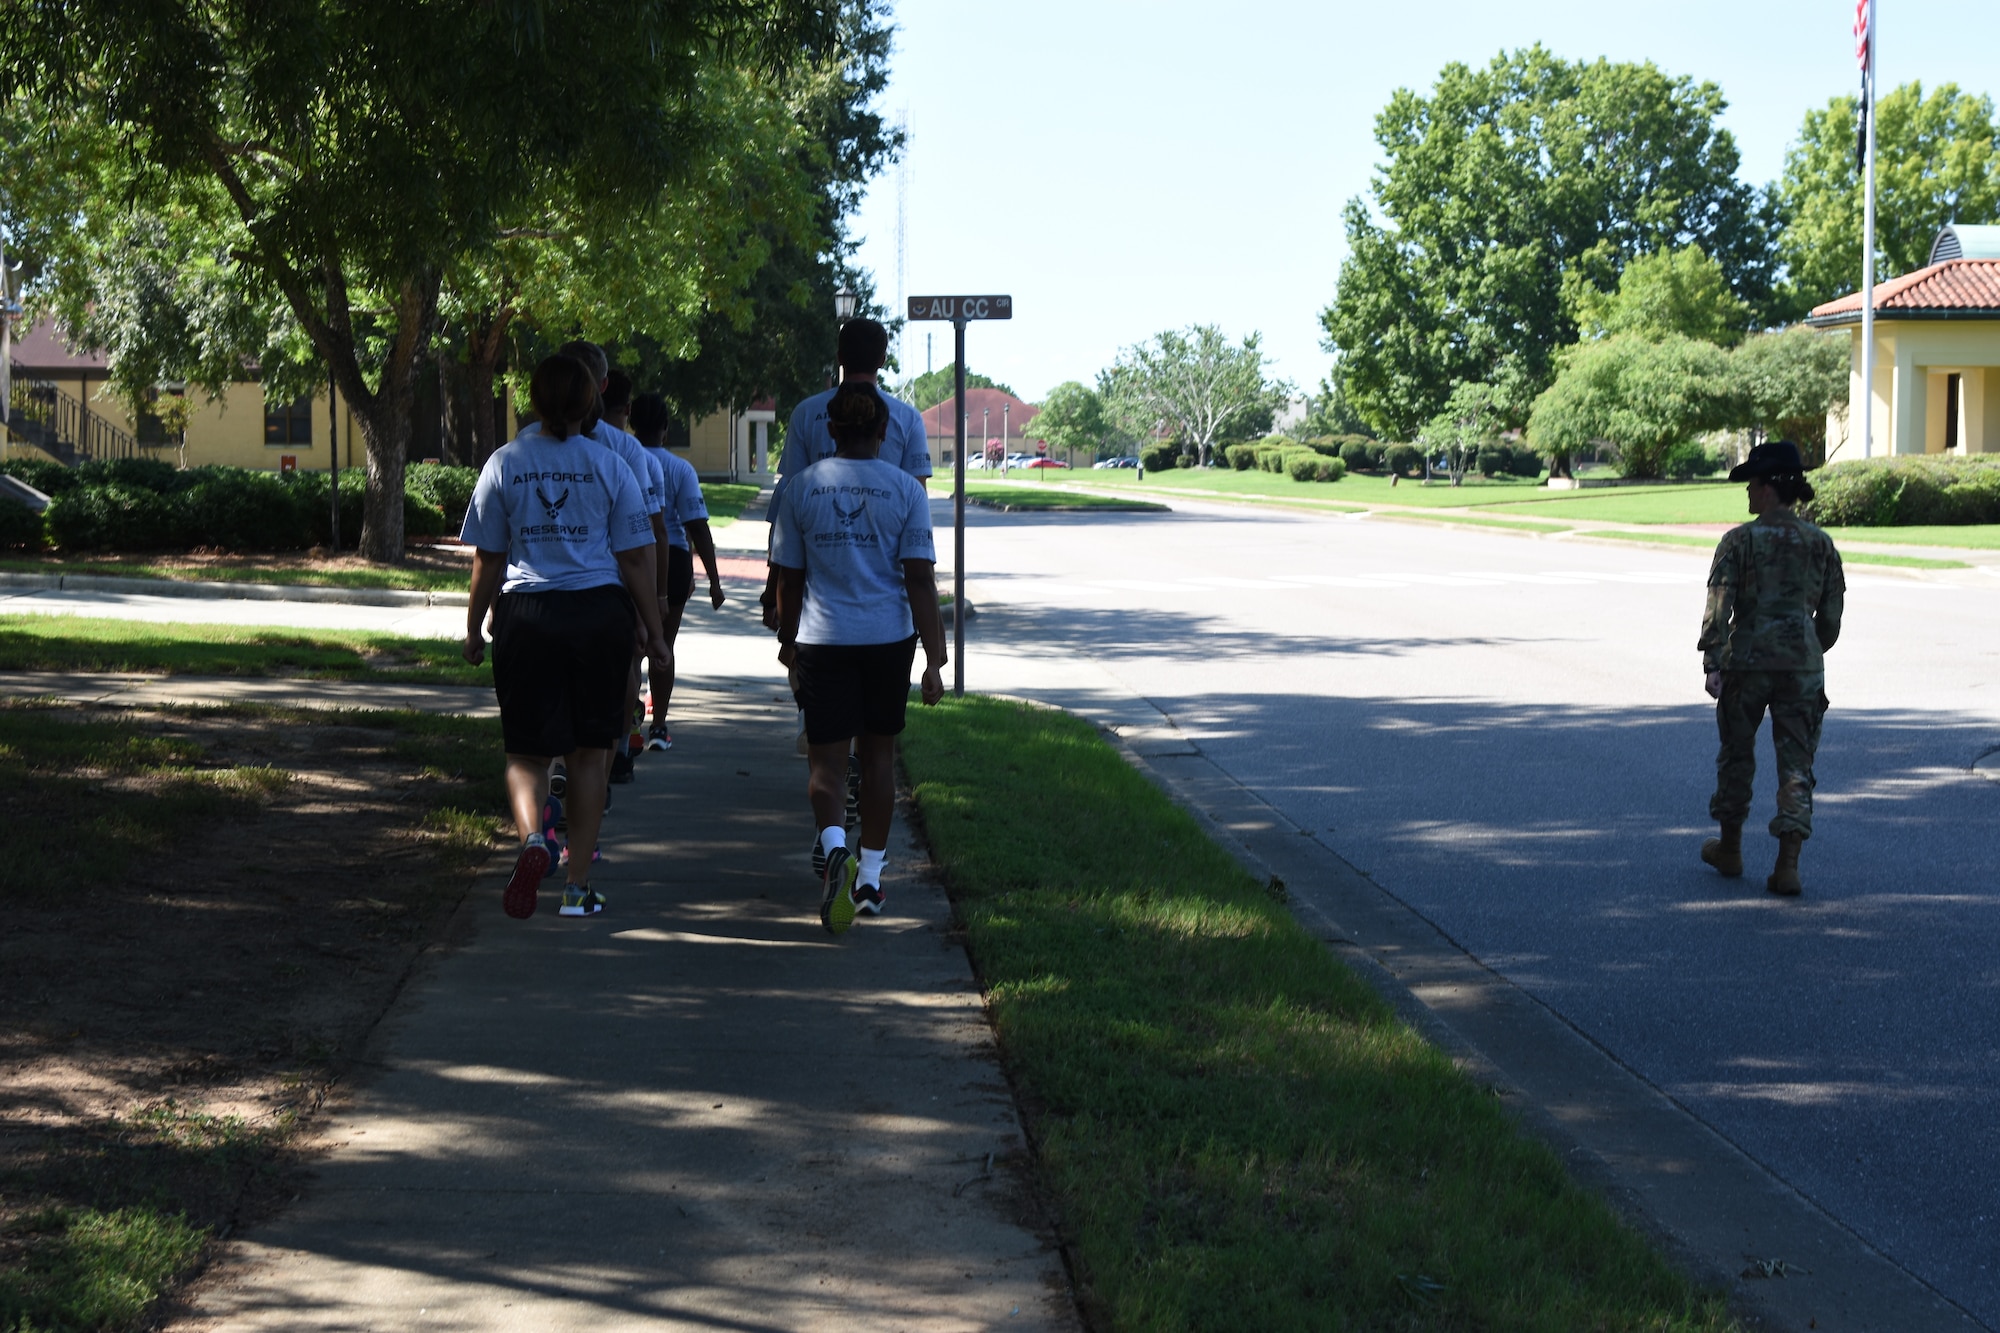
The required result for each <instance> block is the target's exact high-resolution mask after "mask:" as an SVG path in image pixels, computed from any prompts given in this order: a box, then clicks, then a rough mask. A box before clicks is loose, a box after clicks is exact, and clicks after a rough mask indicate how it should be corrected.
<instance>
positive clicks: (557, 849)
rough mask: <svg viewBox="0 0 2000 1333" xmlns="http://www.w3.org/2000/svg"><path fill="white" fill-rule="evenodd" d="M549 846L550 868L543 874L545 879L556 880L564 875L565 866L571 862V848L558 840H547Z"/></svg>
mask: <svg viewBox="0 0 2000 1333" xmlns="http://www.w3.org/2000/svg"><path fill="white" fill-rule="evenodd" d="M545 840H546V841H547V843H548V845H549V868H548V869H547V870H544V871H543V872H542V878H543V879H554V878H556V877H557V876H558V875H560V874H562V872H563V866H564V865H566V864H567V863H568V861H569V848H567V847H565V846H563V844H562V841H561V840H560V839H557V838H545Z"/></svg>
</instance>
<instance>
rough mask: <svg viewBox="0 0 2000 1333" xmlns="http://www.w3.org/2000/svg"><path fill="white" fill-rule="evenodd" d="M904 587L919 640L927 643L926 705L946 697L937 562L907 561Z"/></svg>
mask: <svg viewBox="0 0 2000 1333" xmlns="http://www.w3.org/2000/svg"><path fill="white" fill-rule="evenodd" d="M903 589H904V591H906V592H907V593H908V594H909V596H910V619H911V620H912V621H913V622H915V624H916V627H917V641H918V642H920V643H922V644H923V646H924V677H923V699H924V707H926V708H930V707H932V706H934V705H935V704H936V703H937V701H938V700H940V699H942V698H944V664H945V662H946V661H947V660H948V659H947V658H946V656H945V651H944V617H943V616H942V615H940V614H939V612H938V595H937V564H936V563H935V562H934V561H930V560H905V561H904V562H903Z"/></svg>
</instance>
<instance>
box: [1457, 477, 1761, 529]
mask: <svg viewBox="0 0 2000 1333" xmlns="http://www.w3.org/2000/svg"><path fill="white" fill-rule="evenodd" d="M1489 505H1490V502H1482V504H1481V507H1482V508H1487V507H1489ZM1506 513H1507V515H1508V516H1509V517H1513V516H1515V515H1520V516H1522V517H1531V516H1532V517H1535V518H1549V519H1563V520H1574V521H1579V522H1582V521H1590V522H1598V523H1741V522H1743V521H1744V520H1745V519H1747V518H1749V517H1750V511H1749V508H1748V506H1747V504H1746V502H1745V498H1744V494H1743V488H1742V487H1741V486H1731V485H1728V484H1727V483H1710V482H1701V483H1690V484H1688V485H1681V486H1632V487H1617V488H1611V487H1605V488H1601V489H1597V490H1587V491H1548V490H1544V491H1542V492H1541V493H1540V494H1538V495H1535V496H1533V497H1522V500H1521V502H1519V503H1513V502H1509V503H1507V504H1506Z"/></svg>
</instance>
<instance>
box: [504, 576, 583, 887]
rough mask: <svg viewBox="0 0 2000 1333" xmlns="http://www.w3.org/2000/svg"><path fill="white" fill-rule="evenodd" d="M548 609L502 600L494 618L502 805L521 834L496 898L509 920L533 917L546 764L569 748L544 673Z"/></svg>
mask: <svg viewBox="0 0 2000 1333" xmlns="http://www.w3.org/2000/svg"><path fill="white" fill-rule="evenodd" d="M548 609H549V608H548V606H547V605H546V604H545V603H543V602H541V601H540V600H538V598H537V597H536V596H532V595H531V596H503V597H502V598H501V599H500V602H499V604H498V605H496V606H495V608H494V613H493V683H494V693H495V695H496V696H497V697H498V699H499V702H500V731H501V743H502V746H503V750H504V753H505V754H506V756H507V759H506V765H507V767H506V780H507V805H508V809H509V811H510V812H511V813H512V815H513V816H514V826H515V829H516V831H517V832H518V833H519V834H520V838H521V849H520V852H519V854H518V855H517V856H516V858H515V861H514V872H513V874H512V875H510V876H509V877H508V880H507V886H506V888H505V889H504V890H502V892H501V895H500V906H501V909H502V910H503V911H505V912H506V913H507V915H508V916H511V917H514V918H516V919H524V918H527V917H531V916H533V915H534V914H535V907H536V902H537V895H538V894H539V892H540V890H541V885H542V880H543V879H544V878H545V877H546V876H547V874H548V871H549V867H550V866H551V864H552V863H553V862H552V860H551V858H552V856H553V855H554V853H553V850H552V849H551V848H550V847H549V845H548V841H547V839H546V838H545V837H544V836H543V834H542V804H543V801H544V800H545V799H546V791H547V777H548V765H549V761H548V760H547V759H546V758H544V756H545V755H548V754H551V753H560V752H561V751H562V750H563V749H566V748H567V747H568V745H569V743H570V742H569V734H568V721H567V716H566V712H567V710H566V706H565V705H564V704H563V702H562V700H561V697H560V696H561V689H560V680H559V679H558V678H556V677H555V676H553V675H552V674H551V673H550V671H549V664H550V660H551V656H550V652H549V649H550V642H551V636H550V633H549V625H548V620H549V615H548Z"/></svg>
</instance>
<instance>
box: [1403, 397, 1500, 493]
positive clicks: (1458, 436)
mask: <svg viewBox="0 0 2000 1333" xmlns="http://www.w3.org/2000/svg"><path fill="white" fill-rule="evenodd" d="M1499 399H1500V395H1499V393H1498V392H1497V391H1496V390H1495V389H1494V388H1493V386H1492V385H1490V384H1461V385H1459V386H1458V387H1457V388H1455V389H1453V390H1452V391H1451V397H1449V398H1447V399H1446V400H1445V405H1444V411H1442V412H1440V413H1438V414H1437V415H1436V416H1434V417H1432V418H1431V419H1430V421H1429V422H1428V423H1427V424H1426V425H1425V426H1424V428H1423V430H1421V431H1420V432H1418V434H1417V442H1418V443H1419V444H1421V445H1423V447H1424V456H1425V457H1426V458H1435V457H1437V456H1439V455H1440V454H1441V455H1443V457H1444V461H1445V473H1446V475H1448V476H1449V477H1450V478H1451V484H1452V485H1454V486H1458V485H1462V484H1463V483H1464V481H1465V474H1466V473H1467V472H1470V471H1471V470H1472V465H1473V464H1474V463H1475V462H1477V461H1478V460H1479V451H1480V449H1482V448H1485V447H1488V446H1490V445H1492V444H1494V443H1495V442H1496V441H1498V440H1499V438H1500V402H1499Z"/></svg>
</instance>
